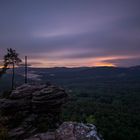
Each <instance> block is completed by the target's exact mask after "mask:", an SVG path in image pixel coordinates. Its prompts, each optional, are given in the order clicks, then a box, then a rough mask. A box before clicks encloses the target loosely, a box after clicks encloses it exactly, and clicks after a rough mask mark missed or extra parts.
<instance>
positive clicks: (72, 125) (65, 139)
mask: <svg viewBox="0 0 140 140" xmlns="http://www.w3.org/2000/svg"><path fill="white" fill-rule="evenodd" d="M25 140H103V139H102V137H101V135H100V134H99V133H98V132H97V130H96V127H95V126H94V125H93V124H83V123H77V122H64V123H63V124H62V125H61V126H60V127H59V128H58V129H56V131H55V132H47V133H40V134H36V135H35V136H33V137H30V138H28V139H25Z"/></svg>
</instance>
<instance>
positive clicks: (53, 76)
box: [0, 66, 140, 140]
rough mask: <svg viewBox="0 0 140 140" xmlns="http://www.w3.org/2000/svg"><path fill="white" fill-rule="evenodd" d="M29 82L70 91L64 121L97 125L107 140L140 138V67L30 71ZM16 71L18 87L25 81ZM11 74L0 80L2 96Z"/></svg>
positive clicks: (34, 69)
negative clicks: (45, 83)
mask: <svg viewBox="0 0 140 140" xmlns="http://www.w3.org/2000/svg"><path fill="white" fill-rule="evenodd" d="M28 70H29V78H30V79H29V82H33V81H34V82H40V83H41V82H42V83H44V82H48V81H49V82H51V83H53V84H56V85H60V86H62V87H63V88H65V89H66V90H67V92H68V93H69V95H70V101H69V102H68V103H67V104H66V105H65V106H64V109H63V113H62V117H63V121H70V120H71V121H77V122H84V123H86V122H88V123H93V124H96V126H97V128H98V129H99V130H100V132H101V134H102V135H103V137H104V139H105V140H134V139H140V67H139V66H137V67H130V68H113V67H99V68H86V67H85V68H84V67H83V68H48V69H43V68H38V69H37V68H29V69H28ZM22 75H23V69H22V68H19V69H17V70H16V85H20V84H22V83H23V82H24V79H23V76H22ZM10 78H11V74H10V71H8V74H5V75H4V76H3V77H2V79H1V80H0V90H1V94H2V93H3V92H4V91H6V92H7V91H8V88H9V89H10V80H9V79H10ZM6 92H5V93H6Z"/></svg>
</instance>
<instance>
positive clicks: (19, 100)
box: [0, 84, 68, 140]
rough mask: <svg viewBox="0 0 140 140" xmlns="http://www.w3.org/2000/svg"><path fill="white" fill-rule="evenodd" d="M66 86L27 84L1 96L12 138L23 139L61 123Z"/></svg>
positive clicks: (0, 105) (0, 101)
mask: <svg viewBox="0 0 140 140" xmlns="http://www.w3.org/2000/svg"><path fill="white" fill-rule="evenodd" d="M67 98H68V95H67V93H66V92H65V90H64V89H62V88H60V87H57V86H54V85H51V84H24V85H22V86H20V87H18V88H16V89H15V90H14V91H12V92H11V93H10V95H9V97H8V98H7V99H6V98H3V99H0V110H1V113H2V115H3V118H6V121H5V125H6V126H7V128H8V131H9V132H8V133H9V137H10V139H14V140H15V139H23V138H24V137H28V136H30V135H33V134H35V133H37V132H39V131H46V130H47V129H48V128H51V129H54V128H56V126H57V125H58V124H59V122H60V119H59V115H60V113H61V106H62V105H63V104H64V103H65V102H66V101H67Z"/></svg>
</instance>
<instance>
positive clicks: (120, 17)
mask: <svg viewBox="0 0 140 140" xmlns="http://www.w3.org/2000/svg"><path fill="white" fill-rule="evenodd" d="M139 6H140V1H139V0H117V1H116V0H0V59H1V60H2V57H3V55H4V54H5V53H6V48H13V49H16V50H17V52H19V54H20V56H21V57H22V58H23V57H24V56H25V55H27V56H28V58H29V63H30V64H31V65H32V66H34V67H53V66H68V67H77V66H102V65H106V66H131V65H139V62H140V55H139V54H140V8H139Z"/></svg>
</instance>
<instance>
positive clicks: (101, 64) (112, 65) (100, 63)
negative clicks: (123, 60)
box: [94, 62, 116, 67]
mask: <svg viewBox="0 0 140 140" xmlns="http://www.w3.org/2000/svg"><path fill="white" fill-rule="evenodd" d="M94 66H96V67H103V66H106V67H116V65H114V64H112V63H104V62H97V63H95V65H94Z"/></svg>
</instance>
